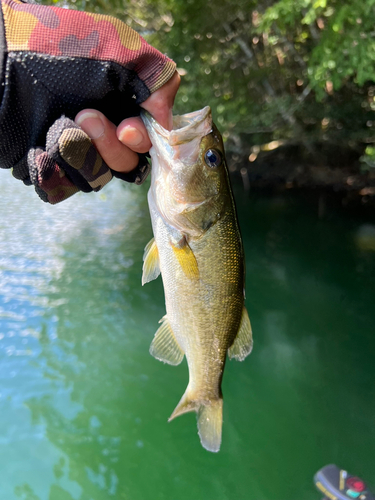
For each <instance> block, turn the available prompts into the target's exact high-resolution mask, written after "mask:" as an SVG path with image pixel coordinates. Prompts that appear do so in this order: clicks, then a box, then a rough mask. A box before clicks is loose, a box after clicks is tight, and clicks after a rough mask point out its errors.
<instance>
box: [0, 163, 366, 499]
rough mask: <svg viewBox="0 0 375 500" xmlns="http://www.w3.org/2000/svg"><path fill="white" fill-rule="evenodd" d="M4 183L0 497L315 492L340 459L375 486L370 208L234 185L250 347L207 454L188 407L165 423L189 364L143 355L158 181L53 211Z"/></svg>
mask: <svg viewBox="0 0 375 500" xmlns="http://www.w3.org/2000/svg"><path fill="white" fill-rule="evenodd" d="M0 185H1V193H2V197H1V198H0V213H1V219H0V229H1V239H0V276H1V290H0V446H1V447H0V478H1V481H0V500H19V499H23V500H72V499H74V500H107V499H108V500H110V499H129V500H162V499H166V500H175V499H176V500H185V499H186V500H187V499H189V500H190V499H198V500H200V499H207V500H229V499H230V500H232V499H241V500H242V499H250V500H310V499H319V498H320V495H319V494H318V493H317V492H315V489H314V487H313V485H312V477H313V475H314V473H315V472H316V470H317V469H319V468H320V467H322V466H324V465H326V464H327V463H332V462H333V463H337V464H338V465H339V466H341V467H343V468H346V469H348V470H349V471H351V472H353V473H356V474H359V475H362V477H363V478H364V479H367V480H368V482H369V483H370V484H372V485H374V486H375V472H374V470H375V467H374V466H375V458H374V445H375V431H374V417H375V397H374V396H375V385H374V374H375V338H374V327H375V307H374V276H375V252H374V251H373V250H371V248H372V247H371V245H372V246H373V244H371V239H370V245H369V244H368V240H366V235H368V234H370V235H371V234H373V233H374V226H373V225H372V224H373V223H375V220H373V221H371V220H369V219H366V220H364V219H361V218H359V217H354V216H349V215H348V214H345V213H341V212H340V211H339V210H333V211H329V212H328V213H327V215H326V216H325V217H323V218H319V217H318V210H317V207H316V206H315V205H314V203H310V202H308V201H307V200H304V199H303V198H302V197H299V198H297V197H294V196H292V195H289V196H288V197H276V196H273V197H268V198H266V197H262V196H259V195H255V194H251V193H250V194H249V195H245V194H244V193H243V192H242V191H241V190H240V189H238V190H237V191H238V192H237V196H236V198H237V203H238V209H239V216H240V223H241V226H242V232H243V237H244V244H245V250H246V257H247V262H246V265H247V306H248V310H249V313H250V317H251V320H252V324H253V330H254V338H255V344H254V351H253V353H252V355H251V356H250V357H249V358H248V359H247V360H246V361H245V362H243V363H237V362H234V361H233V362H229V363H228V364H227V367H226V372H225V376H224V383H223V391H224V428H223V444H222V449H221V451H220V453H219V454H210V453H208V452H206V451H205V450H204V449H202V448H201V446H200V444H199V439H198V436H197V431H196V424H195V416H194V415H193V414H190V415H185V416H182V417H180V418H178V419H176V420H175V421H173V422H172V423H170V424H168V423H167V418H168V417H169V415H170V413H171V412H172V410H173V409H174V407H175V405H176V404H177V402H178V400H179V398H180V397H181V395H182V393H183V392H184V390H185V387H186V384H187V366H186V363H185V362H184V363H182V365H181V366H179V367H171V366H167V365H163V364H162V363H160V362H158V361H156V360H154V359H153V358H152V357H151V356H150V355H149V353H148V347H149V344H150V342H151V339H152V336H153V334H154V332H155V330H156V328H157V323H158V320H159V319H160V318H161V317H162V316H163V315H164V311H165V310H164V299H163V290H162V285H161V281H160V279H158V280H157V281H155V282H153V283H150V284H148V285H146V286H145V287H141V284H140V277H141V264H142V262H141V260H142V254H143V248H144V246H145V244H146V243H147V242H148V240H149V239H150V237H151V229H150V222H149V216H148V208H147V204H146V191H147V186H142V187H140V188H139V187H128V188H126V189H123V188H122V186H120V183H116V182H113V183H112V185H109V186H108V187H107V188H106V189H105V190H104V193H103V194H102V195H100V194H90V195H76V196H75V197H73V198H72V199H71V200H68V201H66V202H64V203H63V204H61V205H60V206H56V207H51V206H48V205H46V204H44V203H42V202H41V201H39V199H38V198H37V196H36V195H35V194H34V192H33V190H32V189H31V188H26V187H24V186H23V185H22V184H20V183H19V182H17V181H15V180H14V179H12V178H11V176H10V174H9V172H3V171H1V172H0ZM374 219H375V217H374ZM366 242H367V243H366Z"/></svg>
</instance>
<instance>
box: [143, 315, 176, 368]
mask: <svg viewBox="0 0 375 500" xmlns="http://www.w3.org/2000/svg"><path fill="white" fill-rule="evenodd" d="M160 323H161V325H160V327H159V328H158V330H157V332H156V333H155V337H154V339H153V341H152V342H151V346H150V354H151V355H152V356H154V358H156V359H158V360H159V361H163V363H168V364H169V365H175V366H176V365H179V364H180V363H181V361H182V360H183V357H184V352H183V350H182V349H181V347H180V346H179V344H178V342H177V340H176V337H175V336H174V333H173V331H172V328H171V325H170V324H169V321H168V318H167V316H164V317H163V318H162V319H161V320H160Z"/></svg>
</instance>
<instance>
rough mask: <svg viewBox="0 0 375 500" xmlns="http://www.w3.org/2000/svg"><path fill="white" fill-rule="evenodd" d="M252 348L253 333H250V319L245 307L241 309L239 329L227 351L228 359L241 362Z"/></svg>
mask: <svg viewBox="0 0 375 500" xmlns="http://www.w3.org/2000/svg"><path fill="white" fill-rule="evenodd" d="M252 348H253V333H252V331H251V325H250V319H249V315H248V314H247V311H246V307H245V306H244V308H243V309H242V317H241V322H240V327H239V329H238V333H237V336H236V338H235V339H234V342H233V344H232V345H231V346H230V348H229V349H228V356H229V357H230V359H232V358H234V359H236V360H237V361H243V360H244V359H245V358H246V356H248V355H249V354H250V353H251V350H252Z"/></svg>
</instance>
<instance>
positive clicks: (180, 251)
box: [171, 238, 199, 280]
mask: <svg viewBox="0 0 375 500" xmlns="http://www.w3.org/2000/svg"><path fill="white" fill-rule="evenodd" d="M171 246H172V249H173V253H174V254H175V256H176V258H177V260H178V263H179V264H180V266H181V268H182V270H183V272H184V274H185V276H187V277H188V278H189V279H191V280H197V279H198V278H199V269H198V262H197V259H196V258H195V255H194V253H193V251H192V249H191V248H190V247H189V244H188V242H187V241H186V239H185V238H184V239H183V240H182V242H181V243H180V244H178V246H176V245H174V244H173V243H171Z"/></svg>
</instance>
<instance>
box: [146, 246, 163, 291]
mask: <svg viewBox="0 0 375 500" xmlns="http://www.w3.org/2000/svg"><path fill="white" fill-rule="evenodd" d="M159 274H160V264H159V251H158V247H157V246H156V243H155V238H152V239H151V240H150V241H149V242H148V243H147V245H146V247H145V251H144V254H143V274H142V286H143V285H144V284H145V283H148V282H149V281H152V280H154V279H156V278H157V277H158V276H159Z"/></svg>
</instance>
